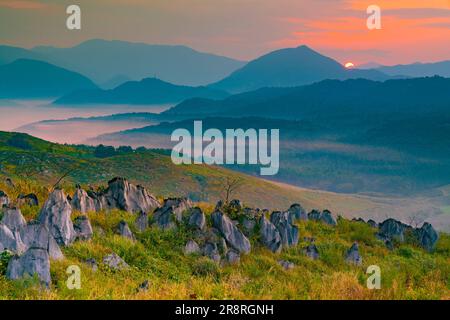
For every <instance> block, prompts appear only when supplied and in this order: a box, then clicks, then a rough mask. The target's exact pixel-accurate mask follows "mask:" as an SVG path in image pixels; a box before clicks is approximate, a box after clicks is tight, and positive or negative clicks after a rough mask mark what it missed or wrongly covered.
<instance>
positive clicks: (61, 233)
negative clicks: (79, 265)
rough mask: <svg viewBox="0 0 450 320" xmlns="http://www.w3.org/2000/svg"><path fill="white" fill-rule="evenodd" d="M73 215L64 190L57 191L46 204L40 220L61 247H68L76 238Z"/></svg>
mask: <svg viewBox="0 0 450 320" xmlns="http://www.w3.org/2000/svg"><path fill="white" fill-rule="evenodd" d="M71 214H72V206H71V205H70V203H69V201H68V200H67V197H66V195H65V194H64V192H63V191H62V190H55V191H53V192H52V193H51V194H50V196H49V198H48V199H47V201H46V202H45V204H44V207H43V208H42V210H41V212H40V214H39V218H38V220H39V222H40V223H42V224H43V225H45V226H46V227H47V228H48V230H49V231H50V234H51V235H52V236H53V237H54V238H55V240H56V242H57V243H58V244H59V245H62V246H68V245H69V244H71V243H72V242H73V241H74V240H75V238H76V233H75V230H74V228H73V223H72V220H71V217H70V216H71Z"/></svg>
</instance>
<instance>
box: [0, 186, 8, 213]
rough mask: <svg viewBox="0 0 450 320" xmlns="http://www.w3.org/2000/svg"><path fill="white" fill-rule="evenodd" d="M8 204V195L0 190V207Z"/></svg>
mask: <svg viewBox="0 0 450 320" xmlns="http://www.w3.org/2000/svg"><path fill="white" fill-rule="evenodd" d="M8 205H9V198H8V195H7V194H6V193H4V192H3V191H1V190H0V209H1V208H3V207H5V206H8Z"/></svg>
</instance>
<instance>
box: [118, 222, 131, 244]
mask: <svg viewBox="0 0 450 320" xmlns="http://www.w3.org/2000/svg"><path fill="white" fill-rule="evenodd" d="M117 233H118V234H120V235H121V236H122V237H125V238H128V239H131V240H135V237H134V235H133V232H132V231H131V229H130V227H129V226H128V223H127V222H126V221H124V220H122V221H120V222H119V225H118V226H117Z"/></svg>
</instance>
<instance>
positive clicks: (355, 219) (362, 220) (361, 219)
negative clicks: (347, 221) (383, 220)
mask: <svg viewBox="0 0 450 320" xmlns="http://www.w3.org/2000/svg"><path fill="white" fill-rule="evenodd" d="M352 221H354V222H362V223H366V221H365V220H364V219H363V218H353V219H352Z"/></svg>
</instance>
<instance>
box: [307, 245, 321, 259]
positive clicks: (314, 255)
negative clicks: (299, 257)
mask: <svg viewBox="0 0 450 320" xmlns="http://www.w3.org/2000/svg"><path fill="white" fill-rule="evenodd" d="M305 255H306V256H307V257H309V258H310V259H312V260H316V259H319V250H318V249H317V247H316V245H315V244H313V243H311V244H309V245H308V246H307V247H306V248H305Z"/></svg>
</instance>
